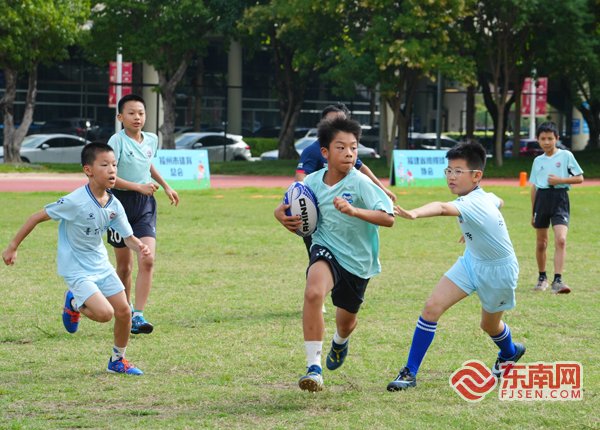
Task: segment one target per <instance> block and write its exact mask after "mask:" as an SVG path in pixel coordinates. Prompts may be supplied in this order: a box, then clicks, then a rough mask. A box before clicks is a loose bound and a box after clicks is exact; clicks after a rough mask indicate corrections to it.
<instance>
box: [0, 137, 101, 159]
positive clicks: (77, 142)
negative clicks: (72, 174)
mask: <svg viewBox="0 0 600 430" xmlns="http://www.w3.org/2000/svg"><path fill="white" fill-rule="evenodd" d="M88 143H90V141H89V140H85V139H84V138H82V137H78V136H73V135H71V134H33V135H31V136H25V139H23V143H22V144H21V160H23V162H25V163H58V164H81V151H82V149H83V147H84V146H85V145H87V144H88ZM0 163H4V148H3V147H0Z"/></svg>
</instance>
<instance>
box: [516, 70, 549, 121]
mask: <svg viewBox="0 0 600 430" xmlns="http://www.w3.org/2000/svg"><path fill="white" fill-rule="evenodd" d="M534 82H535V84H534V85H535V115H536V116H546V103H548V94H547V93H548V78H539V79H537V80H536V81H534ZM521 94H522V96H523V103H521V115H523V116H529V115H531V78H525V82H524V83H523V91H522V93H521Z"/></svg>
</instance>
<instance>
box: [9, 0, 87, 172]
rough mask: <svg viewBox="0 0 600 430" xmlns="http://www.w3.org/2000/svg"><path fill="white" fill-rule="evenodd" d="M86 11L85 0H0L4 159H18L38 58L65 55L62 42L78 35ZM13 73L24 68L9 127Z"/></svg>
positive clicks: (14, 86)
mask: <svg viewBox="0 0 600 430" xmlns="http://www.w3.org/2000/svg"><path fill="white" fill-rule="evenodd" d="M89 12H90V4H89V1H88V0H77V1H75V0H3V1H2V2H0V17H1V18H0V67H1V68H2V70H3V71H4V76H5V79H6V91H5V93H4V96H3V97H2V100H0V109H1V110H2V114H3V115H4V162H5V163H19V162H21V156H20V151H21V144H22V142H23V138H24V137H25V135H26V134H27V132H28V130H29V126H30V125H31V122H32V120H33V112H34V109H35V101H36V95H37V70H38V65H39V64H40V63H46V64H50V63H51V62H52V61H53V60H63V59H65V58H67V57H68V52H67V47H69V46H71V45H74V44H75V43H76V42H77V41H78V40H79V39H80V37H81V35H82V32H83V30H82V27H81V26H82V25H83V24H84V23H85V22H86V20H87V17H88V15H89ZM19 73H28V86H27V96H26V98H25V112H24V114H23V118H22V119H21V123H20V125H19V127H18V128H16V129H15V118H14V104H15V98H16V92H17V82H18V75H19Z"/></svg>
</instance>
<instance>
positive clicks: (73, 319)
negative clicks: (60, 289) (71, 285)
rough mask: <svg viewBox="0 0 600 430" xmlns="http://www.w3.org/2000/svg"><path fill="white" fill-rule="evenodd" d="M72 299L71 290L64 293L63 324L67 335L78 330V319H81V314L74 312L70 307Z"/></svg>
mask: <svg viewBox="0 0 600 430" xmlns="http://www.w3.org/2000/svg"><path fill="white" fill-rule="evenodd" d="M72 298H73V293H72V292H71V290H67V291H65V306H64V307H63V314H62V319H63V324H64V326H65V328H66V329H67V331H68V332H69V333H75V332H76V331H77V329H78V328H79V319H80V318H81V313H79V312H75V311H74V310H73V308H72V307H71V299H72Z"/></svg>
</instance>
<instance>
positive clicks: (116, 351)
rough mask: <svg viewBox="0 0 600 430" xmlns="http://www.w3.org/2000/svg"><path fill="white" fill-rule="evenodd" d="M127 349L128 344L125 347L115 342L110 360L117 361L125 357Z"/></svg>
mask: <svg viewBox="0 0 600 430" xmlns="http://www.w3.org/2000/svg"><path fill="white" fill-rule="evenodd" d="M126 349H127V347H126V346H124V347H123V348H119V347H118V346H117V345H114V344H113V352H112V358H111V359H110V361H112V362H115V361H117V360H120V359H121V358H123V357H125V350H126Z"/></svg>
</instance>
